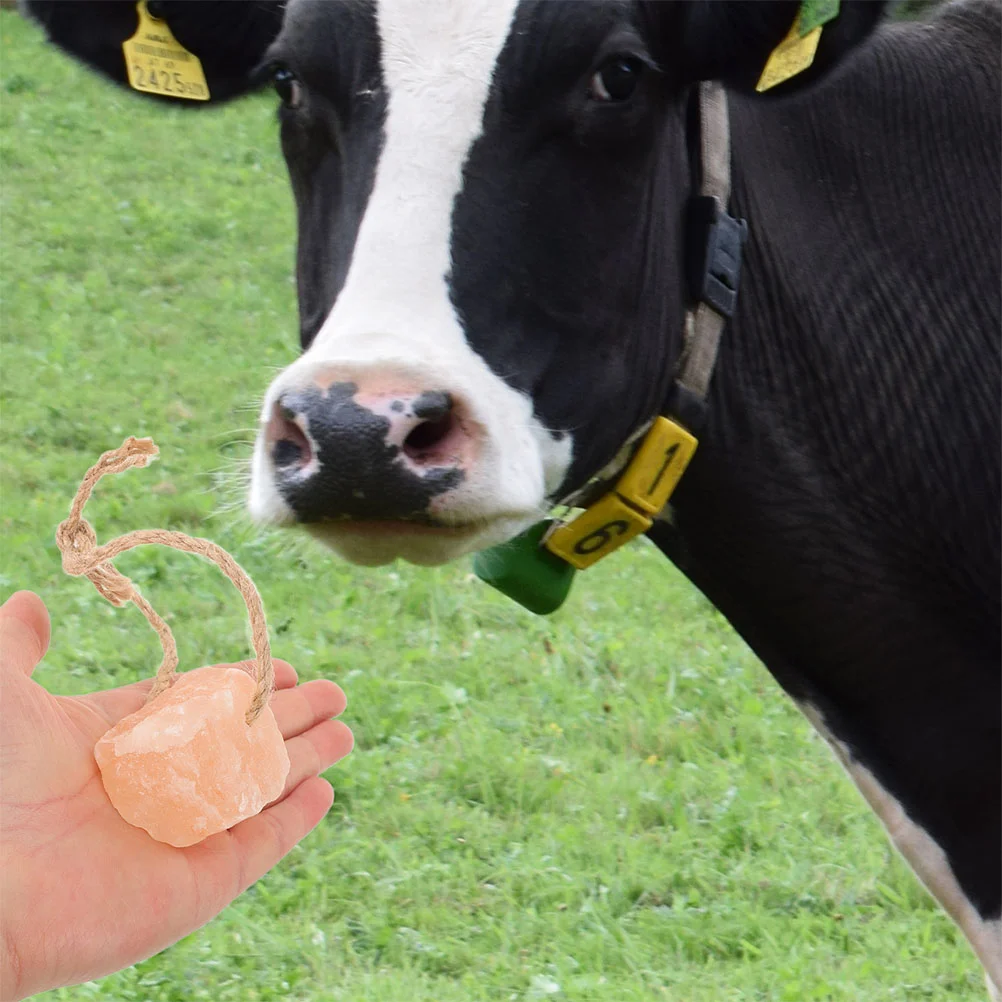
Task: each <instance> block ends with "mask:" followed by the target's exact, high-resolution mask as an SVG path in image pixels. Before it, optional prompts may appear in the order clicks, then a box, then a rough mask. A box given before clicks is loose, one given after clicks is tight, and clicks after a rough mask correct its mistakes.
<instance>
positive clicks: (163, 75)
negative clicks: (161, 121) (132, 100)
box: [122, 0, 209, 101]
mask: <svg viewBox="0 0 1002 1002" xmlns="http://www.w3.org/2000/svg"><path fill="white" fill-rule="evenodd" d="M136 12H137V13H138V14H139V27H138V28H136V33H135V34H134V35H133V36H132V38H130V39H127V40H126V41H124V42H122V52H124V53H125V70H126V72H127V73H128V75H129V86H130V87H131V88H132V89H133V90H139V91H142V92H143V93H144V94H160V95H161V96H163V97H174V98H180V99H181V100H183V101H208V100H209V85H208V84H207V83H206V82H205V73H203V72H202V64H201V63H200V62H199V61H198V56H196V55H194V54H193V53H191V52H189V51H188V50H187V49H186V48H184V47H183V46H182V45H181V43H180V42H178V40H177V39H176V38H175V37H174V36H173V35H172V34H171V32H170V28H168V27H167V22H166V21H156V20H154V19H153V17H152V16H151V15H150V12H149V11H148V10H147V9H146V0H139V3H137V4H136Z"/></svg>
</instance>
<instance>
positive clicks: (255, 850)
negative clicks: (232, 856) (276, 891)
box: [230, 776, 334, 894]
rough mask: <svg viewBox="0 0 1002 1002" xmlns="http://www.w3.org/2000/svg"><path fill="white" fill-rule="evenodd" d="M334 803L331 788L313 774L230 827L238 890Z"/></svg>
mask: <svg viewBox="0 0 1002 1002" xmlns="http://www.w3.org/2000/svg"><path fill="white" fill-rule="evenodd" d="M332 803H334V789H333V787H332V786H331V785H330V783H328V782H327V780H326V779H321V778H320V777H319V776H314V777H313V778H312V779H308V780H306V782H305V783H301V784H300V785H299V786H298V787H296V789H295V790H293V791H292V793H291V794H289V796H288V797H286V798H285V800H283V801H282V802H281V803H278V804H275V806H274V807H268V808H266V809H265V810H264V811H262V812H261V813H260V814H256V815H255V816H254V817H252V818H248V819H247V820H246V821H241V822H240V824H238V825H237V826H236V827H235V828H232V829H230V836H231V837H232V839H233V847H234V850H235V852H236V853H237V856H238V859H239V866H240V877H239V887H238V889H237V893H238V894H239V893H241V892H242V891H244V890H246V889H247V888H248V887H250V885H251V884H253V883H254V881H255V880H259V879H260V878H261V877H263V876H264V874H266V873H267V872H268V871H269V870H270V869H271V868H272V867H273V866H274V865H275V864H276V863H277V862H278V861H279V860H280V859H281V858H282V857H283V856H285V855H287V854H288V853H289V852H290V851H291V849H292V848H293V846H295V845H296V843H298V842H299V841H300V840H301V839H302V838H304V837H305V836H306V835H308V834H309V833H310V832H311V831H312V830H313V829H314V828H316V826H317V825H318V824H319V823H320V821H321V819H322V818H323V816H324V815H325V814H326V813H327V812H328V811H329V810H330V808H331V804H332Z"/></svg>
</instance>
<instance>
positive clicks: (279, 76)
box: [271, 66, 303, 108]
mask: <svg viewBox="0 0 1002 1002" xmlns="http://www.w3.org/2000/svg"><path fill="white" fill-rule="evenodd" d="M271 79H272V83H274V85H275V93H276V94H278V96H279V98H280V99H281V101H282V104H284V105H285V107H286V108H297V107H299V102H300V100H301V99H302V96H303V86H302V84H301V83H300V82H299V80H298V79H297V78H296V74H295V73H293V72H292V70H290V69H288V68H287V67H285V66H276V67H275V70H274V72H273V73H272V75H271Z"/></svg>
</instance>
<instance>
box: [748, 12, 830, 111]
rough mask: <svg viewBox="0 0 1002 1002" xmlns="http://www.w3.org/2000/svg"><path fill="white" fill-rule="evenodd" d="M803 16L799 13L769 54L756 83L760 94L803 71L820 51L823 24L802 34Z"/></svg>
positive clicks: (756, 88)
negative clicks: (787, 31)
mask: <svg viewBox="0 0 1002 1002" xmlns="http://www.w3.org/2000/svg"><path fill="white" fill-rule="evenodd" d="M836 10H837V8H836ZM801 16H802V15H801V14H797V16H796V17H795V18H794V20H793V27H792V28H790V31H789V34H787V36H786V38H784V39H783V41H782V42H780V43H779V45H777V46H776V48H774V49H773V50H772V52H771V54H770V55H769V59H768V60H767V61H766V64H765V69H764V70H762V76H760V77H759V81H758V83H757V84H756V85H755V90H756V91H758V92H759V93H760V94H761V93H762V91H764V90H769V89H770V88H772V87H776V86H777V85H778V84H781V83H785V82H786V81H787V80H789V79H790V78H791V77H795V76H796V75H797V74H798V73H803V72H804V70H806V69H807V68H808V67H809V66H810V65H811V63H813V62H814V56H815V54H816V53H817V51H818V42H820V41H821V25H818V26H817V27H815V28H812V29H811V30H810V31H808V32H807V34H806V35H801V34H800V19H801Z"/></svg>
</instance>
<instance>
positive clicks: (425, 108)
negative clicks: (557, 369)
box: [249, 0, 572, 564]
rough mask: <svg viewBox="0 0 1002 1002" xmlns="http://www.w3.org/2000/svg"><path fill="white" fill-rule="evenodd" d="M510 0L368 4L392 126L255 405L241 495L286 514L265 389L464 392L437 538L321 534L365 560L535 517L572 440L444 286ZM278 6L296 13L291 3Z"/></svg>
mask: <svg viewBox="0 0 1002 1002" xmlns="http://www.w3.org/2000/svg"><path fill="white" fill-rule="evenodd" d="M517 2H518V0H438V2H436V3H431V4H429V3H426V2H424V0H380V2H379V6H378V8H377V14H378V24H379V33H380V41H381V53H382V69H383V82H384V85H385V87H386V91H387V95H386V96H387V100H388V110H387V118H386V141H385V145H384V147H383V150H382V154H381V156H380V160H379V164H378V166H377V169H376V177H375V184H374V187H373V190H372V194H371V196H370V199H369V204H368V206H367V207H366V210H365V215H364V217H363V220H362V224H361V227H360V229H359V233H358V239H357V242H356V245H355V250H354V255H353V257H352V262H351V267H350V269H349V272H348V276H347V278H346V280H345V285H344V288H343V289H342V290H341V294H340V296H339V297H338V299H337V302H336V303H335V304H334V307H333V309H332V310H331V312H330V315H329V316H328V317H327V319H326V321H325V322H324V324H323V326H322V327H321V329H320V331H319V333H318V334H317V337H316V339H315V340H314V342H313V344H312V345H311V346H310V348H309V350H308V351H307V352H306V353H305V354H303V355H302V356H301V357H300V358H299V359H298V360H297V361H296V362H294V363H293V364H292V365H290V366H289V367H288V368H287V369H286V370H285V371H284V372H282V373H281V374H280V375H279V376H278V378H277V379H276V380H275V381H274V382H273V383H272V385H271V386H270V387H269V389H268V392H267V395H266V397H265V401H264V406H263V409H262V412H261V422H262V426H261V432H260V433H259V435H258V440H257V445H256V448H255V453H254V461H253V468H252V480H251V489H250V499H249V507H250V510H251V514H252V515H253V516H254V517H255V518H257V519H258V520H261V521H268V522H290V521H292V520H293V518H292V513H291V511H290V510H289V509H288V507H287V506H286V504H285V503H284V501H283V500H282V498H281V495H280V494H279V492H278V490H277V489H276V487H275V484H274V480H273V470H272V464H271V461H270V459H269V457H268V450H267V448H266V447H265V442H264V434H263V432H264V426H265V425H266V424H267V421H268V419H269V417H270V415H271V412H272V407H273V404H274V402H275V401H276V400H277V399H278V398H279V396H280V395H281V394H282V393H283V392H285V391H286V390H289V389H291V388H294V387H301V386H307V385H309V384H310V383H311V381H312V380H313V379H314V377H317V378H319V379H321V380H323V381H324V382H329V381H330V377H331V374H334V375H335V376H336V378H337V379H339V380H342V379H343V380H351V381H354V382H357V383H358V384H359V385H360V387H362V386H364V385H365V384H366V383H367V382H369V381H371V380H378V381H379V382H380V383H385V381H386V380H387V379H390V380H391V381H392V380H395V381H397V382H398V383H399V384H400V385H402V386H405V387H409V388H412V389H415V390H418V391H420V390H422V389H426V390H446V391H448V392H450V393H452V394H453V395H454V396H455V397H456V398H457V399H458V400H459V401H461V402H462V408H463V411H464V417H465V419H466V420H467V422H468V423H469V425H468V426H469V427H470V428H471V429H475V431H476V433H477V435H478V460H477V462H476V463H475V464H474V466H473V468H471V469H469V470H467V475H466V479H465V480H464V481H463V483H462V484H460V485H459V486H458V487H457V488H455V489H453V490H451V491H450V492H448V494H446V495H443V496H441V497H440V498H438V499H436V502H435V510H436V512H437V514H438V515H439V517H440V518H441V519H442V520H443V521H445V522H448V523H450V524H454V525H459V526H464V527H468V528H467V529H464V530H463V531H461V532H458V533H456V534H455V535H450V536H448V537H447V538H446V537H440V536H432V535H427V534H417V533H415V534H413V535H408V534H407V533H400V532H394V533H393V534H388V535H386V536H380V535H379V534H378V533H373V532H371V531H369V532H367V533H365V534H364V535H362V534H359V533H356V532H353V531H352V529H351V527H350V525H349V524H346V523H331V524H325V525H324V526H322V527H321V528H319V529H318V530H316V533H317V534H318V535H320V536H321V537H322V538H323V539H324V541H325V542H327V543H328V544H329V545H331V546H332V547H333V548H334V549H335V550H337V551H339V552H341V553H342V554H343V555H345V556H347V557H348V558H349V559H351V560H354V561H356V562H359V563H367V564H374V563H384V562H386V561H388V560H392V559H393V558H394V557H397V556H401V557H404V558H405V559H408V560H412V561H414V562H416V563H440V562H444V561H446V560H451V559H453V558H454V557H456V556H459V555H460V554H461V553H464V552H468V551H471V550H475V549H480V548H483V547H485V546H489V545H491V544H493V543H495V542H498V541H499V540H501V539H505V538H508V537H509V536H511V535H513V534H514V533H516V532H517V531H519V530H520V529H522V528H524V527H526V526H528V525H530V524H531V523H532V522H533V521H534V520H536V519H537V518H538V517H539V516H540V514H541V506H542V504H543V501H544V498H545V497H546V496H547V495H548V494H550V493H551V492H552V491H554V490H555V489H556V487H557V486H558V485H559V484H560V482H561V480H562V479H563V476H564V474H565V472H566V470H567V467H568V465H569V463H570V460H571V453H572V439H571V437H570V436H569V435H567V436H564V437H563V438H562V439H561V440H560V441H559V442H558V441H556V440H555V439H554V437H553V436H552V435H550V433H549V432H548V431H547V429H545V428H544V427H543V426H542V425H541V424H540V422H539V421H538V420H537V419H536V418H535V416H534V415H533V410H532V401H531V400H530V398H529V397H528V396H527V395H525V394H523V393H519V392H517V391H516V390H513V389H512V388H511V387H509V386H508V385H507V384H506V383H505V382H504V381H503V380H502V379H501V378H500V377H499V376H498V375H497V374H495V373H494V372H492V371H491V369H490V368H489V367H488V366H487V364H486V363H485V362H484V360H483V359H482V358H481V357H480V356H479V355H477V354H476V353H475V352H474V351H473V350H472V348H471V347H470V345H469V344H468V342H467V340H466V338H465V336H464V332H463V328H462V325H461V323H460V320H459V318H458V317H457V315H456V312H455V310H454V308H453V306H452V303H451V301H450V299H449V293H448V288H447V285H446V275H447V274H448V272H449V270H450V267H451V262H450V231H451V218H452V209H453V204H454V201H455V198H456V195H457V193H458V192H459V191H460V188H461V186H462V169H463V165H464V163H465V161H466V159H467V157H468V155H469V152H470V148H471V146H472V144H473V142H474V141H475V140H476V138H477V137H478V136H479V135H480V132H481V128H482V120H483V112H484V106H485V103H486V101H487V96H488V92H489V88H490V84H491V78H492V75H493V72H494V67H495V64H496V62H497V59H498V56H499V54H500V52H501V49H502V46H503V45H504V42H505V39H506V38H507V36H508V32H509V30H510V27H511V22H512V18H513V16H514V11H515V7H516V6H517ZM287 16H295V11H294V9H293V10H290V12H289V14H288V15H287Z"/></svg>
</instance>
